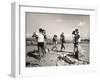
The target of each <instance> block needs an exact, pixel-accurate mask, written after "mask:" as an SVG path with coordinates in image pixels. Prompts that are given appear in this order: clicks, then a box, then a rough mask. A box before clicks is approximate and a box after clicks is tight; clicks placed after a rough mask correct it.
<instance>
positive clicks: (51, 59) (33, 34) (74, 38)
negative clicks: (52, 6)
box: [25, 12, 90, 68]
mask: <svg viewBox="0 0 100 80" xmlns="http://www.w3.org/2000/svg"><path fill="white" fill-rule="evenodd" d="M89 64H90V15H82V14H80V15H79V14H60V13H38V12H26V13H25V65H26V67H27V68H28V67H48V66H49V67H50V66H72V65H77V66H79V65H89Z"/></svg>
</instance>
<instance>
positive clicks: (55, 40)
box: [52, 35, 57, 50]
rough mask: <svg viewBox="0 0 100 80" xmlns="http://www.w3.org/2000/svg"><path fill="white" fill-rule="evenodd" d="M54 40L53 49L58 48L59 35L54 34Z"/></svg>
mask: <svg viewBox="0 0 100 80" xmlns="http://www.w3.org/2000/svg"><path fill="white" fill-rule="evenodd" d="M52 42H53V44H54V46H53V48H52V50H54V49H56V50H57V35H54V36H53V39H52Z"/></svg>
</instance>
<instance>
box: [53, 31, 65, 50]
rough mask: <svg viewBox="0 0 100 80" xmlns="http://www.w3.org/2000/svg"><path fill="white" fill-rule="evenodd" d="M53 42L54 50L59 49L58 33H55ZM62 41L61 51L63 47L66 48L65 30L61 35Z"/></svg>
mask: <svg viewBox="0 0 100 80" xmlns="http://www.w3.org/2000/svg"><path fill="white" fill-rule="evenodd" d="M52 42H53V44H54V46H53V48H52V50H54V49H56V50H57V43H58V39H57V35H54V36H53V39H52ZM60 42H61V50H60V51H62V50H63V49H65V46H64V43H65V36H64V33H63V32H62V33H61V35H60Z"/></svg>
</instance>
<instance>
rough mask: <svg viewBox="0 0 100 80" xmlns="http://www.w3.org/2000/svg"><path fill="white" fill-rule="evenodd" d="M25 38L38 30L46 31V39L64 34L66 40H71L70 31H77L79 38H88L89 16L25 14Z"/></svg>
mask: <svg viewBox="0 0 100 80" xmlns="http://www.w3.org/2000/svg"><path fill="white" fill-rule="evenodd" d="M25 20H26V24H25V25H26V36H27V37H28V36H31V35H32V34H33V32H38V29H39V28H43V29H45V30H46V33H47V35H48V37H52V36H53V35H54V34H56V35H58V37H59V36H60V34H61V33H62V32H64V34H65V37H66V38H67V39H72V31H73V30H74V29H76V28H78V29H79V32H80V36H81V38H89V34H90V16H88V15H71V14H47V13H29V12H28V13H26V15H25Z"/></svg>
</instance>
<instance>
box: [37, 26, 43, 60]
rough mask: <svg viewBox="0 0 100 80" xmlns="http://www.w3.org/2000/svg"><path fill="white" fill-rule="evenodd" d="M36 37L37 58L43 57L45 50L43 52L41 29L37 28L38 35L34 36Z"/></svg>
mask: <svg viewBox="0 0 100 80" xmlns="http://www.w3.org/2000/svg"><path fill="white" fill-rule="evenodd" d="M36 35H37V36H38V43H37V45H38V52H39V57H40V59H41V57H43V56H44V54H45V50H44V35H43V29H42V28H39V33H37V34H36Z"/></svg>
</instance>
